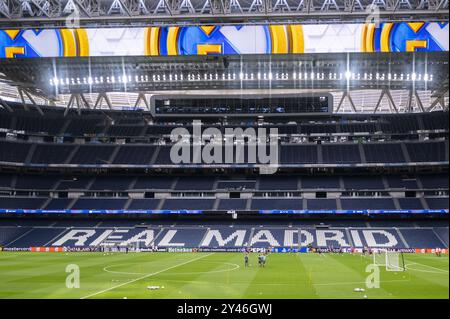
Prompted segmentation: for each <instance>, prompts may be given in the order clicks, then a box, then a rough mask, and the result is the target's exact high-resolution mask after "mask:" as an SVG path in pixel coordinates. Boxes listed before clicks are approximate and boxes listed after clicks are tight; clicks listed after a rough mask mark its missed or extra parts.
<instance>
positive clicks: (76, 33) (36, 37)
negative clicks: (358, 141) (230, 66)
mask: <svg viewBox="0 0 450 319" xmlns="http://www.w3.org/2000/svg"><path fill="white" fill-rule="evenodd" d="M448 49H449V25H448V23H447V22H445V23H441V22H399V23H381V24H379V25H375V24H315V25H299V24H295V25H259V26H258V25H227V26H208V25H203V26H188V27H147V28H108V29H106V28H104V29H102V28H98V29H26V30H19V29H16V30H0V58H36V57H81V56H139V55H153V56H165V55H205V54H207V55H228V54H231V55H232V54H303V53H328V52H335V53H342V52H413V51H429V52H431V51H448Z"/></svg>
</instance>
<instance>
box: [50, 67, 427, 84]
mask: <svg viewBox="0 0 450 319" xmlns="http://www.w3.org/2000/svg"><path fill="white" fill-rule="evenodd" d="M186 78H187V80H188V81H202V82H209V81H212V82H220V81H225V82H226V81H261V80H263V81H287V80H294V81H295V80H298V81H308V80H309V81H342V80H348V81H372V80H373V79H375V80H377V81H386V80H387V81H388V82H391V81H392V82H395V81H401V82H404V81H407V82H416V81H422V82H431V81H433V74H428V73H406V74H405V73H379V72H377V73H367V72H365V73H364V74H363V75H361V73H356V72H351V71H345V72H344V73H342V72H340V73H336V72H333V73H331V72H330V73H328V74H327V75H325V73H324V72H310V73H309V72H295V73H292V74H291V75H289V73H287V72H276V73H272V72H268V73H266V72H264V73H260V72H258V73H256V74H255V73H242V72H241V73H239V74H236V73H229V72H224V73H217V72H216V73H203V75H202V74H201V73H188V74H187V75H186ZM116 79H117V80H116ZM184 79H185V76H184V75H183V73H178V74H172V73H169V74H166V73H162V74H160V73H158V74H152V75H149V74H145V75H143V74H140V75H133V76H132V75H128V74H123V75H119V76H117V77H116V76H114V75H112V76H103V75H102V76H94V77H92V76H84V77H81V78H79V77H76V78H73V77H70V78H69V77H52V78H50V79H49V84H50V85H51V86H60V87H61V86H91V85H93V84H103V83H123V84H126V83H132V82H134V83H151V82H166V81H167V80H169V81H170V82H177V81H179V82H183V81H184Z"/></svg>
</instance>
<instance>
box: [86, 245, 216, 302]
mask: <svg viewBox="0 0 450 319" xmlns="http://www.w3.org/2000/svg"><path fill="white" fill-rule="evenodd" d="M212 254H214V253H211V254H208V255H205V256H200V257H198V258H194V259H191V260H188V261H186V262H183V263H181V264H177V265H175V266H172V267H168V268H165V269H162V270H160V271H157V272H154V273H150V274H146V275H144V276H141V277H138V278H136V279H133V280H129V281H127V282H124V283H121V284H119V285H116V286H113V287H110V288H107V289H103V290H101V291H99V292H96V293H93V294H90V295H87V296H84V297H81V298H80V299H87V298H90V297H94V296H97V295H99V294H102V293H104V292H108V291H111V290H113V289H116V288H119V287H122V286H125V285H129V284H132V283H134V282H136V281H139V280H142V279H146V278H149V277H151V276H155V275H157V274H160V273H163V272H165V271H168V270H171V269H174V268H177V267H181V266H184V265H187V264H190V263H192V262H194V261H197V260H200V259H203V258H206V257H208V256H211V255H212Z"/></svg>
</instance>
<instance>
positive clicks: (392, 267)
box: [373, 249, 405, 271]
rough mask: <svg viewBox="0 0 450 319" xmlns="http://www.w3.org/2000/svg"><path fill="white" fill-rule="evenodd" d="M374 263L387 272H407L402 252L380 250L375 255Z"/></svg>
mask: <svg viewBox="0 0 450 319" xmlns="http://www.w3.org/2000/svg"><path fill="white" fill-rule="evenodd" d="M373 263H374V264H375V265H377V266H381V267H385V268H386V271H405V259H404V256H403V253H402V252H398V251H389V250H386V249H383V250H378V251H377V252H374V254H373Z"/></svg>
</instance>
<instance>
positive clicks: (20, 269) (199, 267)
mask: <svg viewBox="0 0 450 319" xmlns="http://www.w3.org/2000/svg"><path fill="white" fill-rule="evenodd" d="M404 256H405V264H406V265H407V271H404V272H387V271H386V270H385V269H384V268H382V269H381V271H380V288H374V289H366V288H365V280H366V277H367V275H368V273H366V272H365V270H366V266H367V265H369V264H371V263H372V260H373V258H372V257H371V256H370V257H369V256H361V255H359V254H355V255H352V254H342V255H339V254H322V255H318V254H271V255H269V256H268V258H267V265H266V267H265V268H259V267H258V265H257V254H252V255H250V267H248V268H245V267H244V265H243V263H244V258H243V254H240V253H211V254H209V253H129V254H124V253H113V254H108V255H105V254H103V253H31V252H22V253H12V252H0V298H14V299H17V298H18V299H20V298H77V299H78V298H120V299H123V298H127V299H133V298H188V299H189V298H207V299H210V298H213V299H225V298H257V299H259V298H261V299H264V298H300V299H311V298H354V299H357V298H368V299H375V298H449V259H448V256H442V257H437V256H435V255H432V254H405V255H404ZM70 264H76V265H78V266H79V269H80V288H73V289H68V288H66V278H67V276H68V275H69V274H68V273H66V267H67V265H70ZM148 286H160V289H157V290H150V289H148ZM355 288H365V289H366V290H365V291H364V292H355V291H354V289H355Z"/></svg>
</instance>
